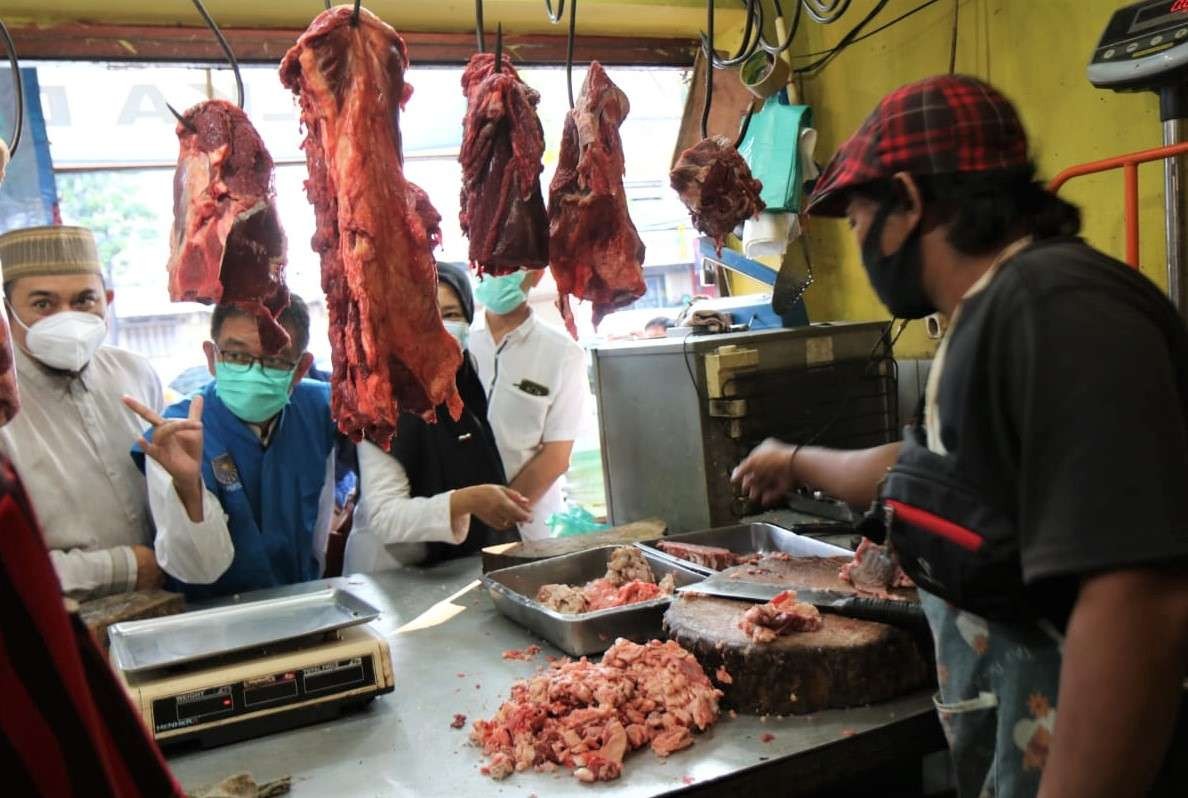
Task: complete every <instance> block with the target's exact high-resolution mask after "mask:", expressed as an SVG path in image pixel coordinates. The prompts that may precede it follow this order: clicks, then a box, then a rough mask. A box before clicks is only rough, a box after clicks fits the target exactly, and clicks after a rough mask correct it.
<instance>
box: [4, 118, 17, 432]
mask: <svg viewBox="0 0 1188 798" xmlns="http://www.w3.org/2000/svg"><path fill="white" fill-rule="evenodd" d="M8 158H9V155H8V144H7V143H6V142H5V141H4V140H3V139H0V184H3V183H4V170H5V169H7V168H8ZM3 269H4V264H3V263H0V272H3ZM20 409H21V395H20V392H19V391H18V390H17V378H16V364H15V363H14V362H13V360H12V331H11V330H9V329H8V314H7V313H4V312H0V427H3V426H4V425H5V424H7V423H8V422H10V421H12V417H13V416H15V415H16V414H17V413H18V412H19V411H20Z"/></svg>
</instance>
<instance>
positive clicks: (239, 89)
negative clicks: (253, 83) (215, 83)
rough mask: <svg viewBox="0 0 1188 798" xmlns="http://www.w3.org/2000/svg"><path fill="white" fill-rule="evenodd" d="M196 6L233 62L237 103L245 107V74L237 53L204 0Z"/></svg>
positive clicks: (198, 1) (231, 62)
mask: <svg viewBox="0 0 1188 798" xmlns="http://www.w3.org/2000/svg"><path fill="white" fill-rule="evenodd" d="M194 8H196V9H198V13H199V14H201V15H202V18H203V19H204V20H206V25H207V27H209V28H210V30H211V32H212V33H213V34H214V35H215V38H216V39H218V40H219V46H220V47H222V48H223V53H225V54H226V56H227V61H228V62H229V63H230V64H231V71H232V72H233V73H234V74H235V104H236V105H237V106H239V108H240V110H242V109H243V76H242V75H240V74H239V62H238V61H236V60H235V53H234V52H232V50H231V45H230V44H228V43H227V38H226V37H225V36H223V32H222V31H221V30H219V26H218V25H216V24H215V21H214V18H213V17H212V16H211V15H210V13H209V12H208V11H207V10H206V6H204V5H202V0H194Z"/></svg>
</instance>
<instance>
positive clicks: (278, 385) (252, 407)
mask: <svg viewBox="0 0 1188 798" xmlns="http://www.w3.org/2000/svg"><path fill="white" fill-rule="evenodd" d="M295 372H296V369H295V368H294V369H290V370H288V371H286V370H284V369H270V368H261V367H259V366H256V365H254V364H253V365H251V366H249V367H248V368H246V369H245V368H244V367H243V366H236V365H233V364H231V363H223V362H219V363H215V395H216V396H218V397H219V399H220V400H222V402H223V404H225V405H226V406H227V409H228V410H230V411H231V412H232V413H233V414H234V415H235V417H236V418H239V419H241V420H243V421H246V422H248V423H249V424H262V423H264V422H265V421H267V420H268V419H270V418H272V417H273V416H275V415H276V414H277V413H279V412H280V411H281V410H283V409H284V407H285V405H287V404H288V403H289V392H290V388H291V387H292V385H293V374H294V373H295Z"/></svg>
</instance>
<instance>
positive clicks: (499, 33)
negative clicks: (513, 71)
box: [495, 22, 503, 72]
mask: <svg viewBox="0 0 1188 798" xmlns="http://www.w3.org/2000/svg"><path fill="white" fill-rule="evenodd" d="M495 71H496V72H502V71H503V23H502V22H500V23H499V25H498V26H496V28H495Z"/></svg>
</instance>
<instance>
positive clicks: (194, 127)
mask: <svg viewBox="0 0 1188 798" xmlns="http://www.w3.org/2000/svg"><path fill="white" fill-rule="evenodd" d="M165 107H166V108H168V109H169V113H171V114H173V115H174V117H176V118H177V121H178V122H181V124H182V127H184V128H185V129H186V130H188V131H190V132H191V133H197V132H198V126H197V125H195V124H194V123H193V122H191V121H189V120H188V119H186V118H185V117H184V116H182V115H181V114H179V113H178V112H177V109H176V108H174V107H173V106H172V105H170V104H169V103H165Z"/></svg>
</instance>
